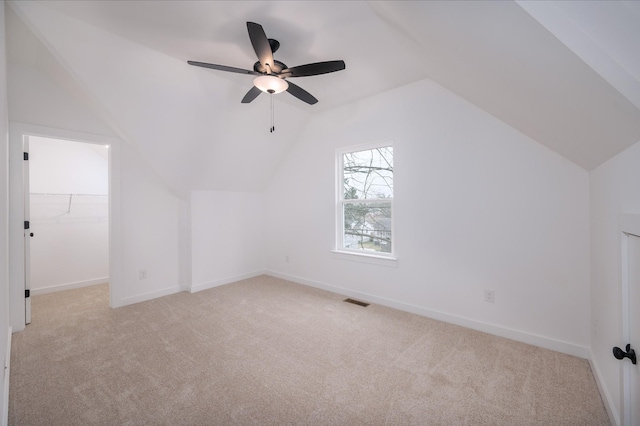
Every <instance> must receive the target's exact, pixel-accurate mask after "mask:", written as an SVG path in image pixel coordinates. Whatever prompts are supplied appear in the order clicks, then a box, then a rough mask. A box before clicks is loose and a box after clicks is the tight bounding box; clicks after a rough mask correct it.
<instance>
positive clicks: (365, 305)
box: [343, 299, 370, 308]
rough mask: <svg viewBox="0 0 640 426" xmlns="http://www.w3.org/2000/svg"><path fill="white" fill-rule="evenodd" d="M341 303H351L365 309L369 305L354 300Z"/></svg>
mask: <svg viewBox="0 0 640 426" xmlns="http://www.w3.org/2000/svg"><path fill="white" fill-rule="evenodd" d="M343 302H347V303H353V304H354V305H358V306H364V307H365V308H366V307H367V306H369V305H370V304H369V303H365V302H361V301H359V300H355V299H344V300H343Z"/></svg>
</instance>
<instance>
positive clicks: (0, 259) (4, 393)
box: [0, 1, 11, 425]
mask: <svg viewBox="0 0 640 426" xmlns="http://www.w3.org/2000/svg"><path fill="white" fill-rule="evenodd" d="M4 6H5V5H4V1H0V360H1V361H2V362H1V363H0V368H2V373H1V374H0V424H2V425H5V424H7V422H8V420H7V419H8V415H9V413H8V400H9V369H8V368H5V366H8V365H9V357H10V356H9V355H10V354H8V353H7V351H8V349H9V347H10V345H9V344H8V340H7V339H10V338H11V333H10V329H9V325H10V321H9V267H8V266H9V265H8V248H9V247H8V241H9V238H8V232H7V227H8V218H9V206H8V202H9V157H8V150H9V139H8V137H9V135H8V132H9V125H8V113H7V97H6V93H7V79H6V60H5V58H6V52H5V20H4Z"/></svg>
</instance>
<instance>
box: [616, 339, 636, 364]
mask: <svg viewBox="0 0 640 426" xmlns="http://www.w3.org/2000/svg"><path fill="white" fill-rule="evenodd" d="M626 349H627V351H626V352H625V351H623V350H622V349H620V348H619V347H617V346H615V347H614V348H613V356H614V357H616V359H624V358H629V359H630V360H631V363H632V364H635V363H636V361H637V360H636V351H634V350H633V349H631V343H627V347H626Z"/></svg>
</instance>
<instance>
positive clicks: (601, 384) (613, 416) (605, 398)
mask: <svg viewBox="0 0 640 426" xmlns="http://www.w3.org/2000/svg"><path fill="white" fill-rule="evenodd" d="M589 364H590V365H591V371H593V376H594V377H595V379H596V384H597V385H598V390H599V391H600V396H601V397H602V402H603V403H604V407H605V408H606V409H607V414H608V415H609V421H610V422H611V424H613V425H616V426H620V424H621V423H620V413H619V412H618V408H617V407H616V405H615V404H614V402H613V398H611V393H610V392H609V388H607V386H606V384H605V381H604V378H603V377H602V373H601V372H600V367H598V363H597V362H596V360H595V356H594V353H593V351H592V350H589Z"/></svg>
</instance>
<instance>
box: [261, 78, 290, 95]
mask: <svg viewBox="0 0 640 426" xmlns="http://www.w3.org/2000/svg"><path fill="white" fill-rule="evenodd" d="M253 85H254V86H256V87H257V88H258V89H260V90H262V91H263V92H265V93H281V92H284V91H285V90H287V89H288V88H289V83H287V82H286V81H285V80H283V79H281V78H278V77H274V76H272V75H262V76H260V77H257V78H256V79H255V80H253Z"/></svg>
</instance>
